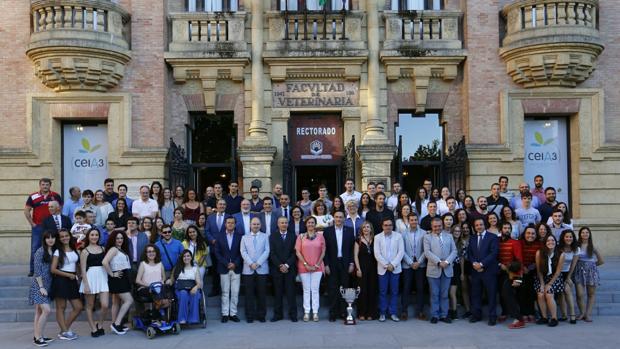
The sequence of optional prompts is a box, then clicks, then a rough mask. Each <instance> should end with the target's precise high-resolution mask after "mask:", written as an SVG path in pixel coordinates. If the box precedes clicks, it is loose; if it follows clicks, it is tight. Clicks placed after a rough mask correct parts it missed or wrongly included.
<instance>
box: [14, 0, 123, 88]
mask: <svg viewBox="0 0 620 349" xmlns="http://www.w3.org/2000/svg"><path fill="white" fill-rule="evenodd" d="M31 16H32V22H33V26H32V34H31V36H30V44H29V45H28V50H27V52H26V54H27V55H28V57H29V58H30V59H32V61H33V62H34V67H35V75H36V76H37V77H39V78H40V79H41V81H42V82H43V84H44V85H45V86H47V87H49V88H52V89H54V90H55V91H74V90H88V91H100V92H105V91H107V90H108V89H110V88H113V87H115V86H116V85H118V83H119V81H120V80H121V79H122V78H123V75H124V74H125V66H126V65H127V63H128V62H129V60H130V59H131V56H130V52H129V44H128V42H127V41H126V39H125V36H124V35H125V32H126V31H125V28H124V25H126V24H127V23H129V14H128V13H127V12H126V11H125V10H123V9H122V8H121V7H120V6H119V5H118V4H115V3H113V2H111V1H103V0H56V1H52V0H37V1H33V2H32V3H31Z"/></svg>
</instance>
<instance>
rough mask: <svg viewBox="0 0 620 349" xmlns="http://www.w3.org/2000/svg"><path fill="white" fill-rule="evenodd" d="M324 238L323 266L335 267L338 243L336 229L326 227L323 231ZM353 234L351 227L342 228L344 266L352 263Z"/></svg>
mask: <svg viewBox="0 0 620 349" xmlns="http://www.w3.org/2000/svg"><path fill="white" fill-rule="evenodd" d="M323 237H324V238H325V259H324V260H323V262H325V266H329V267H331V266H335V265H336V264H337V263H338V241H337V240H336V228H335V227H334V226H331V227H327V228H325V230H324V231H323ZM354 243H355V232H354V231H353V228H351V227H345V226H343V227H342V262H341V263H343V264H344V265H345V266H348V265H349V263H353V244H354Z"/></svg>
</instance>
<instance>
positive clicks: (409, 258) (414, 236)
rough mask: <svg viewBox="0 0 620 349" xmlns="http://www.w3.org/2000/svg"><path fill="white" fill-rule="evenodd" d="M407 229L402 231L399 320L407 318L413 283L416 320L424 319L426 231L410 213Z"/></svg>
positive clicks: (415, 216)
mask: <svg viewBox="0 0 620 349" xmlns="http://www.w3.org/2000/svg"><path fill="white" fill-rule="evenodd" d="M406 219H407V221H408V222H409V230H408V231H406V232H404V233H403V243H404V245H405V251H404V254H403V262H402V267H403V272H402V278H403V294H402V296H401V308H402V313H401V316H400V318H401V320H407V318H408V317H409V313H408V310H407V308H409V303H411V302H410V299H409V298H410V295H411V289H412V288H413V287H412V286H413V284H414V283H415V288H416V302H415V314H416V316H417V317H418V320H426V315H424V280H425V279H426V256H425V255H424V236H425V235H426V232H425V231H424V230H422V229H421V228H420V226H419V224H418V216H417V215H416V214H415V213H410V214H409V216H407V218H406Z"/></svg>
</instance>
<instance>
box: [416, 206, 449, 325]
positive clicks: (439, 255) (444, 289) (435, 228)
mask: <svg viewBox="0 0 620 349" xmlns="http://www.w3.org/2000/svg"><path fill="white" fill-rule="evenodd" d="M442 228H443V223H442V222H441V219H440V218H439V217H433V219H432V220H431V233H430V234H428V235H425V236H424V255H425V256H426V260H427V264H426V277H427V278H428V283H429V286H430V289H431V323H433V324H436V323H437V321H438V320H441V321H442V322H445V323H447V324H449V323H451V322H452V320H451V319H450V318H449V317H448V291H449V290H450V280H451V279H452V275H453V274H452V262H454V260H455V259H456V257H457V252H456V245H455V244H454V239H452V235H450V234H448V233H444V232H442Z"/></svg>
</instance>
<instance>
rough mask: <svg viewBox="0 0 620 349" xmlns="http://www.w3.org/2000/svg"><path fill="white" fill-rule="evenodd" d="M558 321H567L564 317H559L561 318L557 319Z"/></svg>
mask: <svg viewBox="0 0 620 349" xmlns="http://www.w3.org/2000/svg"><path fill="white" fill-rule="evenodd" d="M558 321H559V322H566V321H568V318H566V317H561V318H559V319H558Z"/></svg>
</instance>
